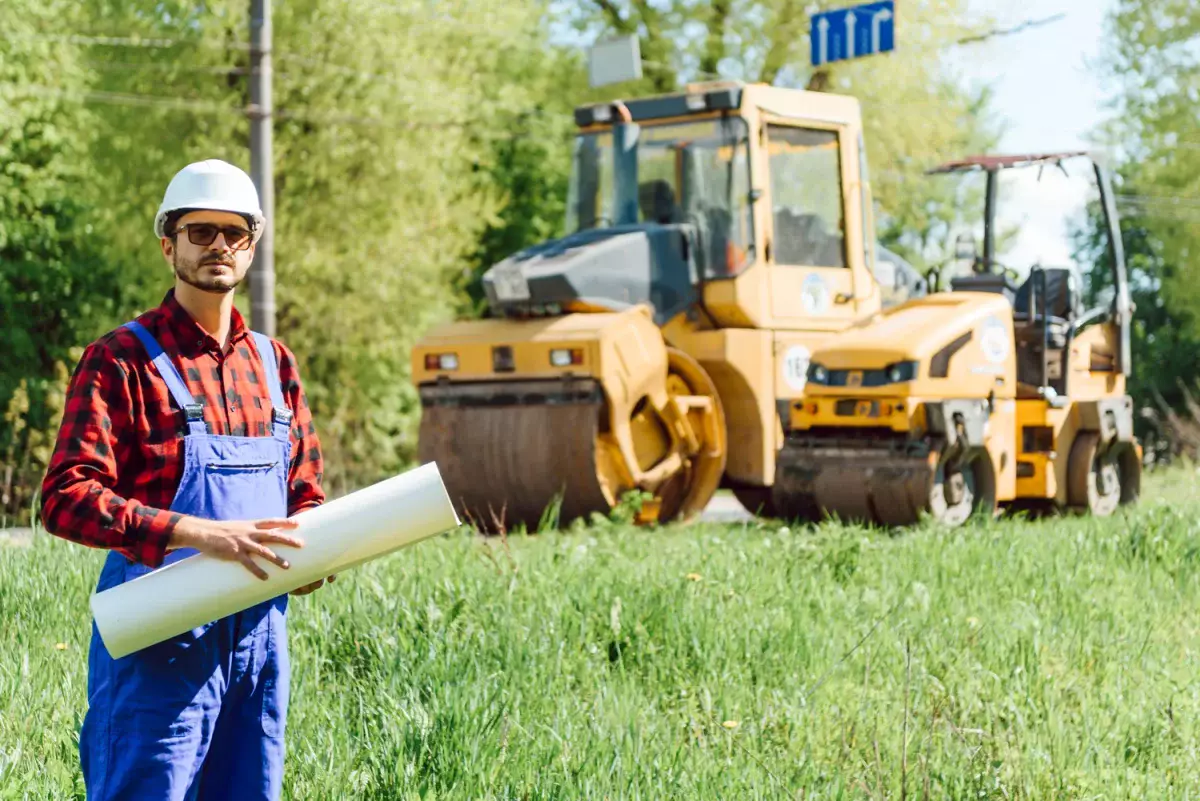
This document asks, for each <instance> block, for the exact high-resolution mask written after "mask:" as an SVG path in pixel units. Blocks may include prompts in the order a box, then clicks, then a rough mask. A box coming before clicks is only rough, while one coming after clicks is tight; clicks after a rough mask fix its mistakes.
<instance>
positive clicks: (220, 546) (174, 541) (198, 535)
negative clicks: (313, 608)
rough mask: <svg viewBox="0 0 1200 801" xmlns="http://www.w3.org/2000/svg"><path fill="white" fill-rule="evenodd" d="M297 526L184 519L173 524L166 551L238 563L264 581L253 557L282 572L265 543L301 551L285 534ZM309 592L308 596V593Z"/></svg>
mask: <svg viewBox="0 0 1200 801" xmlns="http://www.w3.org/2000/svg"><path fill="white" fill-rule="evenodd" d="M298 525H300V524H299V523H298V522H296V521H295V520H288V519H286V518H267V519H264V520H205V519H204V518H201V517H191V516H185V517H184V518H183V519H182V520H180V521H179V523H178V524H176V526H175V531H174V532H173V533H172V534H171V540H170V542H168V543H167V547H168V548H195V549H196V550H197V551H199V552H200V553H206V554H208V555H209V556H215V557H216V558H218V559H225V560H227V561H230V562H241V563H242V564H243V565H245V567H246V569H247V570H249V571H250V572H251V573H253V574H254V575H255V576H257V577H258V578H260V579H264V580H265V579H266V578H267V571H265V570H263V569H262V567H260V566H259V565H258V564H257V563H256V562H255V561H254V558H253V557H255V556H257V557H259V558H261V559H266V560H267V561H269V562H274V563H275V564H277V565H279V566H280V567H282V568H284V569H285V570H286V569H287V568H288V561H287V560H286V559H284V558H283V557H282V556H279V555H278V554H276V553H275V552H274V551H272V550H271V549H270V548H268V547H267V545H266V543H278V544H280V545H291V546H292V547H293V548H303V547H304V541H303V540H302V539H300V538H299V537H297V536H296V535H294V534H288V533H287V532H286V531H285V530H286V529H293V528H296V527H297V526H298ZM309 586H312V585H309ZM313 589H316V587H313ZM309 591H310V592H311V590H309Z"/></svg>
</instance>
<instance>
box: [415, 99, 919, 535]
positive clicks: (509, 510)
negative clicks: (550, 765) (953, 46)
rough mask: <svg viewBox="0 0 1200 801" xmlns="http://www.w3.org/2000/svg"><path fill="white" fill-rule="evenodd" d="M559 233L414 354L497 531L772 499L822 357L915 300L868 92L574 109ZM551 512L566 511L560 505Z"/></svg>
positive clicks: (459, 482)
mask: <svg viewBox="0 0 1200 801" xmlns="http://www.w3.org/2000/svg"><path fill="white" fill-rule="evenodd" d="M575 121H576V124H577V125H578V128H579V130H578V134H577V136H576V139H575V144H574V154H573V162H572V175H571V180H570V188H569V194H568V198H567V201H568V202H567V209H568V211H567V219H566V225H565V229H566V234H565V235H564V236H562V237H560V238H557V239H554V240H550V241H547V242H543V243H539V244H537V245H535V246H533V247H529V248H526V249H523V250H521V251H519V252H517V253H514V254H512V255H511V256H510V257H508V258H506V259H504V260H503V261H501V262H500V263H498V264H496V265H494V266H492V267H491V268H490V269H489V270H488V271H487V272H486V273H485V274H484V276H483V281H482V283H483V289H484V292H485V294H486V299H487V310H486V316H485V319H482V320H474V321H460V322H454V323H450V324H447V325H444V326H441V327H438V328H436V329H434V330H431V331H430V332H429V333H428V334H427V335H426V336H425V337H424V338H422V340H421V341H420V342H418V343H417V345H416V347H415V348H414V349H413V353H412V375H413V380H414V383H415V384H416V386H417V389H418V392H419V394H420V398H421V404H422V421H421V428H420V443H419V455H420V458H421V459H422V460H433V461H437V463H438V464H439V467H440V468H441V471H442V475H443V476H444V478H445V481H446V484H447V488H448V490H449V491H450V494H451V497H452V498H453V500H454V501H455V503H456V505H458V508H459V511H460V512H461V513H462V514H463V515H464V516H466V517H469V518H470V519H471V520H473V521H474V522H475V524H476V525H477V526H479V527H480V528H483V529H496V528H500V527H506V526H512V525H516V524H524V525H526V526H529V527H536V526H540V525H541V524H542V523H543V522H546V520H548V519H550V518H554V519H557V521H558V522H566V521H568V520H570V519H573V518H576V517H580V516H586V515H589V514H591V513H594V512H598V513H602V514H603V513H607V512H608V511H610V510H611V509H612V508H613V506H614V505H615V504H616V503H618V502H619V500H620V499H621V498H622V497H623V496H624V495H625V493H626V492H627V491H629V490H641V491H642V492H644V493H647V496H648V497H649V498H650V500H649V501H648V502H646V503H645V504H644V505H642V506H641V511H640V519H642V520H658V521H660V522H664V521H668V520H674V519H686V518H688V517H690V516H691V515H694V514H696V513H698V512H699V511H700V510H702V509H703V508H704V506H705V505H706V504H707V503H708V501H709V499H710V498H711V497H712V494H713V493H714V492H715V491H716V490H717V489H718V487H720V486H722V485H724V486H727V487H731V488H732V489H734V491H735V492H737V493H738V496H739V498H741V499H742V500H743V502H744V503H746V504H747V506H748V507H751V508H754V509H756V510H766V511H770V508H769V502H770V494H769V493H770V487H771V484H772V482H773V480H774V477H775V459H776V454H777V452H778V449H779V447H780V446H781V445H782V442H783V418H784V416H785V415H786V412H787V404H788V402H789V401H790V399H792V398H794V397H799V395H800V393H801V391H802V389H803V386H804V382H805V381H806V380H807V375H808V369H807V368H808V357H809V355H810V354H811V352H812V349H813V348H815V347H817V346H818V345H819V344H820V343H822V342H824V341H826V340H828V339H829V338H830V337H833V336H836V335H837V332H839V331H842V330H844V329H846V328H847V327H848V326H850V325H852V324H854V323H855V322H856V321H858V320H861V319H863V318H865V317H867V316H869V315H872V314H875V313H877V312H878V311H879V310H880V309H881V308H883V306H884V299H885V292H884V291H883V290H884V288H883V287H881V285H880V282H879V281H878V280H877V279H876V275H885V277H886V290H887V295H886V296H887V297H888V298H889V300H890V302H894V301H895V298H896V295H897V294H898V293H899V294H902V295H911V294H921V293H923V291H924V290H923V283H922V280H921V278H920V276H917V275H916V273H915V271H914V270H912V268H911V267H909V266H908V265H907V264H906V263H904V262H903V261H902V260H900V259H899V258H898V257H896V256H895V255H894V254H891V253H888V252H887V251H883V250H882V249H877V248H876V246H875V243H874V234H873V230H874V223H873V220H872V218H871V211H870V209H871V201H870V185H869V182H868V180H867V174H866V163H865V155H864V153H863V149H862V127H861V120H860V116H859V107H858V103H857V101H855V100H854V99H853V98H848V97H839V96H835V95H829V94H823V93H811V92H802V91H796V90H788V89H781V88H778V87H770V86H761V85H744V84H741V83H736V82H721V83H714V84H698V85H692V86H689V87H687V89H686V90H685V91H684V92H680V93H676V94H671V95H662V96H657V97H648V98H638V99H631V100H626V101H613V102H606V103H598V104H594V105H589V106H583V107H580V108H579V109H577V110H576V112H575ZM556 512H557V514H556Z"/></svg>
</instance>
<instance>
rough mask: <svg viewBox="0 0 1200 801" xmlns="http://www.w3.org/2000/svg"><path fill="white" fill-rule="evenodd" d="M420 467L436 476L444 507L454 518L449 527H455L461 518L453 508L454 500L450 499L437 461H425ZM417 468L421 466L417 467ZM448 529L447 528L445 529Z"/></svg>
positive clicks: (460, 523)
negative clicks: (429, 470)
mask: <svg viewBox="0 0 1200 801" xmlns="http://www.w3.org/2000/svg"><path fill="white" fill-rule="evenodd" d="M421 467H428V468H430V469H431V470H432V471H433V473H434V474H435V475H436V476H437V483H438V487H440V488H441V490H442V498H443V499H444V500H445V501H446V507H447V508H448V509H449V510H450V517H452V518H453V519H454V525H453V526H450V528H457V527H458V526H461V525H462V520H460V519H459V517H458V510H457V509H455V508H454V501H453V500H451V499H450V490H448V489H446V482H445V481H443V480H442V471H441V469H440V468H439V467H438V464H437V462H426V463H425V464H424V465H422V466H421ZM417 469H418V470H419V469H421V468H417ZM447 530H449V529H447Z"/></svg>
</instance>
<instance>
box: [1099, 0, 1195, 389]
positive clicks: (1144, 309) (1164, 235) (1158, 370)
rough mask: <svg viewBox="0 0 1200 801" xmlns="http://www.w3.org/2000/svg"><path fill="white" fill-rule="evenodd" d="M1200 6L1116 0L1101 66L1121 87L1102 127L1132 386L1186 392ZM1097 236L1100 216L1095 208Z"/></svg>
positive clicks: (1191, 354) (1190, 370)
mask: <svg viewBox="0 0 1200 801" xmlns="http://www.w3.org/2000/svg"><path fill="white" fill-rule="evenodd" d="M1198 34H1200V10H1198V9H1197V8H1196V7H1195V6H1194V4H1192V3H1188V2H1184V1H1183V0H1119V2H1117V4H1116V6H1115V8H1114V9H1113V11H1112V12H1111V13H1110V14H1109V17H1108V19H1107V22H1106V39H1105V46H1104V47H1103V48H1102V52H1103V53H1104V54H1105V56H1104V58H1103V59H1102V60H1101V63H1100V65H1099V66H1100V68H1101V71H1102V73H1101V74H1102V75H1103V77H1104V78H1105V79H1106V80H1107V82H1108V83H1109V85H1111V86H1113V87H1114V88H1115V89H1116V92H1115V95H1114V98H1113V101H1112V104H1111V114H1110V116H1109V118H1108V119H1107V120H1105V122H1104V123H1103V124H1102V125H1101V126H1099V127H1098V129H1097V130H1096V132H1095V139H1096V140H1097V142H1098V143H1100V144H1101V145H1104V146H1106V148H1107V149H1108V150H1109V151H1110V153H1111V155H1112V157H1113V161H1114V162H1115V169H1116V172H1117V175H1116V177H1115V180H1114V183H1115V185H1116V193H1117V201H1118V208H1119V210H1120V212H1121V218H1122V240H1123V242H1124V245H1125V250H1126V255H1127V261H1128V265H1129V272H1130V281H1131V287H1132V294H1133V299H1134V301H1135V303H1136V304H1137V310H1136V312H1135V324H1134V329H1133V357H1134V375H1133V379H1132V381H1131V391H1132V392H1133V393H1134V394H1135V395H1137V396H1139V397H1140V398H1141V400H1142V401H1143V402H1149V401H1150V397H1149V396H1150V393H1151V391H1152V390H1157V391H1158V392H1161V394H1162V395H1163V396H1164V397H1165V398H1166V399H1167V401H1168V402H1170V403H1172V404H1179V403H1181V402H1182V400H1183V396H1182V392H1181V391H1180V389H1179V386H1178V384H1179V381H1180V380H1183V381H1185V382H1187V383H1189V384H1191V383H1192V382H1193V381H1194V379H1195V377H1196V376H1197V375H1200V356H1198V354H1200V286H1197V282H1196V281H1195V277H1194V270H1193V269H1192V267H1191V261H1192V258H1191V257H1192V255H1193V254H1195V253H1197V252H1200V233H1198V229H1197V226H1196V223H1197V222H1200V203H1197V202H1196V201H1194V200H1191V199H1190V198H1194V197H1196V196H1197V192H1198V190H1200V136H1197V135H1196V134H1195V133H1192V132H1193V131H1194V130H1195V108H1196V101H1197V98H1198V97H1200V53H1197V51H1196V49H1195V48H1194V47H1193V46H1192V44H1193V43H1194V42H1195V41H1196V37H1197V35H1198ZM1092 221H1093V225H1092V231H1091V232H1087V233H1085V234H1084V238H1085V239H1087V238H1089V237H1090V241H1091V242H1092V243H1093V245H1094V242H1095V241H1096V237H1097V229H1098V227H1099V225H1100V224H1101V220H1100V218H1099V216H1098V215H1097V214H1093V215H1092Z"/></svg>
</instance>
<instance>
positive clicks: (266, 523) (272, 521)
mask: <svg viewBox="0 0 1200 801" xmlns="http://www.w3.org/2000/svg"><path fill="white" fill-rule="evenodd" d="M298 525H300V521H299V520H292V519H290V518H287V517H268V518H265V519H263V520H255V521H254V527H255V528H258V529H264V528H295V527H296V526H298Z"/></svg>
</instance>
